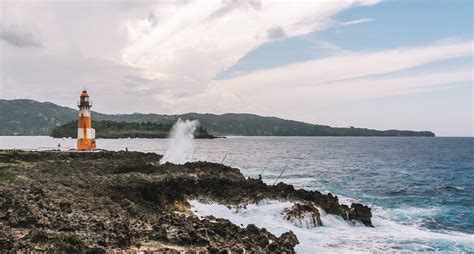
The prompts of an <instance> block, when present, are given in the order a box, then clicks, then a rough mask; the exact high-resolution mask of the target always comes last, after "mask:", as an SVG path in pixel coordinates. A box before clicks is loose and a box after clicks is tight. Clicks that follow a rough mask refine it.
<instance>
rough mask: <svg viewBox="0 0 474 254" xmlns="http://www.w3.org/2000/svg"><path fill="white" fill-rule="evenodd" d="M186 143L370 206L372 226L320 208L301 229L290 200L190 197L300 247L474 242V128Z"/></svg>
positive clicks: (45, 140)
mask: <svg viewBox="0 0 474 254" xmlns="http://www.w3.org/2000/svg"><path fill="white" fill-rule="evenodd" d="M58 144H60V145H61V149H68V148H71V147H73V146H74V144H75V140H73V139H53V138H49V137H0V148H17V149H20V148H22V149H38V148H40V149H48V148H56V147H57V145H58ZM97 145H98V147H100V148H103V149H109V150H125V148H127V149H128V150H138V151H144V152H157V153H160V154H164V153H165V152H166V150H167V149H168V142H167V140H163V139H106V140H105V139H99V140H97ZM194 148H195V150H194V156H193V160H207V161H215V162H222V160H224V164H227V165H230V166H233V167H238V168H240V169H241V170H242V173H243V174H244V175H245V176H247V177H258V175H259V174H262V177H263V180H264V181H265V182H267V183H269V184H273V182H274V181H275V180H276V179H277V177H278V176H279V175H280V173H281V171H282V170H283V168H284V167H286V166H288V168H287V170H286V171H285V173H284V174H283V175H282V176H281V178H280V179H279V180H278V181H283V182H286V183H290V184H293V185H295V187H297V188H305V189H308V190H319V191H322V192H331V193H334V194H336V195H338V196H339V198H340V200H341V202H344V203H350V202H361V203H364V204H368V205H369V206H371V207H372V213H373V218H372V220H373V224H374V226H375V227H374V228H367V227H364V226H362V225H360V224H358V223H350V222H347V221H344V220H342V219H340V218H339V217H337V216H333V215H327V214H323V215H322V222H323V227H317V228H311V229H307V228H304V227H300V226H298V225H294V224H292V223H290V222H288V221H285V220H284V219H283V218H282V216H281V211H283V209H285V208H287V207H290V206H291V203H290V202H277V201H271V200H268V201H265V202H262V203H260V204H258V205H250V206H248V207H247V209H239V210H236V209H229V208H227V207H225V206H222V205H219V204H202V203H199V202H197V201H191V204H192V206H193V207H192V209H193V211H194V212H195V213H196V214H198V215H200V216H205V215H210V214H213V215H216V216H219V217H223V218H227V219H230V220H231V221H233V222H234V223H236V224H237V225H240V224H242V225H243V226H245V225H246V224H249V223H254V224H256V225H257V226H259V227H265V228H267V229H268V230H269V231H270V232H273V233H274V234H276V235H279V234H281V233H283V232H286V231H289V230H292V231H293V232H295V234H296V235H297V236H298V239H299V240H300V244H299V245H298V246H297V248H296V249H297V251H298V252H299V253H314V252H318V253H320V252H373V251H395V252H403V251H441V252H445V251H458V252H474V194H473V193H474V138H443V137H437V138H413V137H411V138H400V137H396V138H382V137H229V138H226V139H213V140H195V146H194ZM226 154H227V156H226ZM224 158H225V159H224ZM266 165H268V166H267V167H266V168H265V166H266ZM264 168H265V170H263V169H264ZM262 171H263V173H262Z"/></svg>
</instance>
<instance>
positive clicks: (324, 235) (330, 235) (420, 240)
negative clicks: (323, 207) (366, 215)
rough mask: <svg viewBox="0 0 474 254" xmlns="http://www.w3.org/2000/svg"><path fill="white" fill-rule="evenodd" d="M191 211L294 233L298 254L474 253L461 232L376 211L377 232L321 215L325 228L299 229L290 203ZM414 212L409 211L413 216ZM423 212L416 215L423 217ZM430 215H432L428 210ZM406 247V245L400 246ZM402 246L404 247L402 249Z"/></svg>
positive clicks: (470, 238) (198, 205)
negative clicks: (288, 214)
mask: <svg viewBox="0 0 474 254" xmlns="http://www.w3.org/2000/svg"><path fill="white" fill-rule="evenodd" d="M190 204H191V207H192V208H191V209H192V211H193V212H194V213H195V214H196V215H198V216H200V217H202V216H208V215H214V216H216V217H221V218H225V219H229V220H230V221H232V222H233V223H234V224H236V225H243V226H244V227H245V226H247V225H248V224H255V225H256V226H258V227H261V228H266V229H267V230H268V231H270V232H272V233H273V234H275V235H277V236H279V235H280V234H282V233H284V232H287V231H290V230H291V231H293V232H294V233H295V234H296V236H297V237H298V240H299V241H300V244H298V245H297V246H296V248H295V249H296V251H297V252H298V253H335V252H337V253H367V252H377V251H395V252H400V251H462V252H465V251H472V250H474V243H473V242H474V241H473V236H472V235H469V234H463V233H459V232H435V231H430V230H428V229H424V228H421V227H418V226H417V225H402V224H400V223H398V222H396V221H394V220H391V219H390V216H391V211H389V210H386V209H383V208H381V207H374V210H373V213H374V217H373V224H374V226H375V227H374V228H370V227H365V226H363V225H362V224H361V223H357V222H356V223H354V222H349V221H345V220H343V219H342V218H341V217H339V216H335V215H331V214H326V213H324V212H323V211H322V212H321V221H322V223H323V226H322V227H315V228H306V227H303V226H297V225H295V224H293V223H291V222H290V221H287V220H285V219H284V218H283V215H282V212H283V210H284V209H285V208H289V207H291V206H292V205H293V203H291V202H280V201H274V200H273V201H270V200H267V201H262V202H260V203H259V204H258V205H257V204H250V205H247V209H242V208H239V209H236V208H231V209H229V208H228V207H226V206H224V205H219V204H216V203H211V204H205V203H200V202H199V201H196V200H191V201H190ZM412 212H413V211H408V213H412ZM420 212H423V211H419V210H418V211H416V212H415V213H420ZM427 212H433V211H432V210H429V211H427ZM401 243H403V244H401ZM401 246H403V247H401Z"/></svg>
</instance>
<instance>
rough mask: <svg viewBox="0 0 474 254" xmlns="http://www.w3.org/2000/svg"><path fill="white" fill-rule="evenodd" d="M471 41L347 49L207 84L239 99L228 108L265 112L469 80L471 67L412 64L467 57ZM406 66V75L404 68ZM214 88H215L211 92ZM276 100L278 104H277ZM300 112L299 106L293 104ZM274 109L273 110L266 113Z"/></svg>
mask: <svg viewBox="0 0 474 254" xmlns="http://www.w3.org/2000/svg"><path fill="white" fill-rule="evenodd" d="M472 45H473V42H472V41H458V42H450V43H442V44H439V43H435V44H432V45H427V46H424V47H412V48H395V49H387V50H381V51H374V52H350V53H342V54H339V55H334V56H331V57H327V58H323V59H317V60H312V61H307V62H303V63H296V64H291V65H287V66H281V67H277V68H273V69H267V70H261V71H256V72H254V73H250V74H245V75H242V76H238V77H233V78H230V79H226V80H215V81H213V83H212V85H211V87H212V88H211V89H213V90H215V91H220V92H221V93H222V94H227V96H230V95H232V96H233V97H234V98H238V99H237V100H235V101H233V102H232V104H229V109H230V108H232V107H238V108H240V109H244V111H245V110H249V111H252V112H255V110H256V109H258V110H260V111H259V112H262V113H266V114H275V113H276V112H279V113H282V112H284V111H288V114H289V111H293V110H294V108H292V107H287V105H294V104H295V102H294V100H295V98H298V99H297V100H298V104H303V105H306V107H310V108H311V107H316V105H320V106H322V105H325V104H328V103H329V104H334V103H339V102H341V101H354V100H362V99H368V98H381V97H387V96H396V95H401V94H410V93H417V92H423V91H427V89H428V90H429V89H438V88H439V87H437V86H447V85H452V84H453V83H454V84H455V83H458V82H469V81H472V80H473V76H472V70H471V68H472V66H469V67H466V68H461V69H450V70H443V72H442V73H438V72H436V71H430V70H429V69H428V70H426V69H423V68H421V69H422V71H420V70H418V71H413V70H412V69H413V68H415V67H422V66H423V65H425V64H429V63H434V62H438V61H444V60H449V59H453V58H462V57H472V55H473V51H472ZM407 70H411V71H410V72H411V73H409V74H406V73H404V71H407ZM215 93H216V92H215ZM276 105H282V108H278V106H276ZM298 108H299V110H303V111H304V109H303V108H304V107H298ZM271 112H273V113H271Z"/></svg>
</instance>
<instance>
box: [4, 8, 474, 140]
mask: <svg viewBox="0 0 474 254" xmlns="http://www.w3.org/2000/svg"><path fill="white" fill-rule="evenodd" d="M473 11H474V7H473V1H469V0H466V1H464V0H450V1H448V0H444V1H439V0H413V1H401V0H400V1H379V0H354V1H349V0H347V1H345V0H341V1H276V0H275V1H264V0H262V1H259V0H249V1H244V0H242V1H232V0H229V1H228V0H219V1H212V0H206V1H204V0H203V1H193V0H181V1H180V0H178V1H120V0H119V1H104V0H102V1H59V0H57V1H9V0H1V1H0V20H1V23H0V82H1V83H0V98H2V99H18V98H27V99H34V100H38V101H50V102H53V103H56V104H59V105H62V106H68V107H73V108H74V107H76V103H77V101H78V98H79V94H80V92H81V90H82V89H83V88H84V87H86V88H87V89H88V90H89V94H90V95H91V100H92V101H93V109H94V110H95V111H98V112H103V113H133V112H140V113H159V114H178V113H187V112H200V113H217V114H222V113H228V112H235V113H254V114H259V115H264V116H277V117H281V118H285V119H292V120H299V121H304V122H309V123H315V124H324V125H330V126H338V127H348V126H355V127H364V128H374V129H408V130H430V131H433V132H435V133H436V134H437V135H438V136H474V119H473V110H474V109H473V108H474V104H473V97H474V92H473V79H474V78H473V75H474V74H473V73H474V63H473V54H474V48H473V47H474V41H473V33H474V32H473V22H474V21H473Z"/></svg>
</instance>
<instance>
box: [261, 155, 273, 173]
mask: <svg viewBox="0 0 474 254" xmlns="http://www.w3.org/2000/svg"><path fill="white" fill-rule="evenodd" d="M270 161H271V159H270V160H268V162H267V165H265V167H263V169H262V172H261V173H260V175H263V172H265V169H266V168H267V167H268V164H270Z"/></svg>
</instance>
